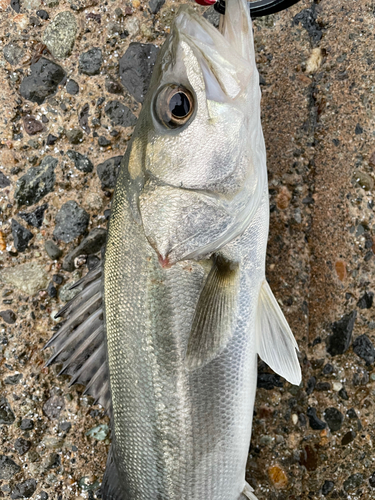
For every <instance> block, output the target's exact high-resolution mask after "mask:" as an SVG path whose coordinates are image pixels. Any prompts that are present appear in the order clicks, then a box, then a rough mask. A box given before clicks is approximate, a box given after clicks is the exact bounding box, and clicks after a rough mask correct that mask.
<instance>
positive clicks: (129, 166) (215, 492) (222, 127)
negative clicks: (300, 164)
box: [102, 0, 300, 500]
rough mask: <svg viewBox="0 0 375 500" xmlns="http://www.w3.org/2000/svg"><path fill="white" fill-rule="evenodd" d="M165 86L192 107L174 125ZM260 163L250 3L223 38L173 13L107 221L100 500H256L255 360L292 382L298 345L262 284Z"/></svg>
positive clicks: (236, 10) (264, 206)
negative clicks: (168, 121) (108, 428)
mask: <svg viewBox="0 0 375 500" xmlns="http://www.w3.org/2000/svg"><path fill="white" fill-rule="evenodd" d="M240 28H241V29H240ZM166 84H178V85H182V86H184V87H186V88H187V89H189V90H190V91H191V92H192V94H193V96H194V98H195V102H196V103H197V105H196V109H195V111H194V116H193V118H192V120H191V121H190V122H189V123H188V124H187V126H185V127H181V129H177V130H176V129H173V130H168V129H165V127H163V125H162V124H160V122H159V121H158V118H157V116H155V109H154V106H153V103H154V100H155V98H156V96H157V95H158V92H159V91H160V89H161V88H163V86H164V85H166ZM218 137H219V138H220V140H219V141H218V140H217V138H218ZM265 161H266V157H265V147H264V140H263V134H262V129H261V124H260V91H259V81H258V74H257V70H256V67H255V56H254V48H253V40H252V31H251V21H250V19H249V17H248V13H247V9H246V5H245V1H244V0H228V2H227V14H226V18H225V24H224V29H223V35H221V34H220V33H219V32H216V31H215V29H214V28H213V27H212V26H210V25H209V24H208V23H207V22H206V21H205V20H204V19H202V18H200V17H199V16H198V15H197V14H196V13H195V12H194V11H193V10H192V9H187V8H185V7H183V8H182V9H181V10H180V11H179V13H178V14H177V16H176V21H175V23H174V25H173V27H172V30H171V34H170V36H169V38H168V39H167V41H166V43H165V45H164V47H163V49H162V51H161V54H160V56H159V59H158V61H157V63H156V66H155V70H154V74H153V78H152V80H151V85H150V90H149V93H148V96H147V98H146V100H145V103H144V106H143V108H142V112H141V115H140V118H139V121H138V124H137V126H136V129H135V131H134V134H133V139H132V142H131V144H130V145H129V147H128V150H127V153H126V155H125V158H124V161H123V163H122V166H121V170H120V174H119V178H118V181H117V187H116V193H115V198H114V201H113V207H112V212H111V219H110V226H109V235H108V242H107V250H106V255H105V265H104V304H105V321H106V336H107V337H106V338H107V350H108V366H109V374H110V386H111V398H112V420H111V423H112V430H113V433H112V436H113V444H112V451H111V456H110V459H109V462H108V465H107V470H106V476H105V478H104V481H103V485H104V486H103V492H102V494H103V498H104V499H112V500H120V499H121V498H123V499H127V500H146V499H147V500H149V499H150V498H155V499H156V498H157V499H168V500H177V499H178V500H181V499H185V500H201V499H202V498H206V499H208V500H238V499H239V498H242V497H243V495H245V496H246V497H247V498H255V497H254V495H253V494H252V493H251V488H250V487H249V486H248V485H246V482H245V466H246V460H247V455H248V448H249V443H250V436H251V424H252V413H253V406H254V398H255V390H256V378H257V355H258V354H259V355H261V357H262V358H263V359H264V360H265V361H266V362H268V363H269V364H270V366H271V367H272V368H274V369H275V371H276V372H277V373H279V374H281V375H283V376H285V377H286V378H287V379H288V380H290V381H291V382H293V383H299V381H300V368H299V364H298V360H297V356H296V352H295V348H296V343H295V341H294V338H293V336H292V334H291V332H290V330H289V327H288V326H287V323H286V321H285V318H284V317H283V315H282V313H281V311H280V309H279V307H278V304H277V302H276V300H275V299H274V298H273V296H272V293H271V292H270V290H269V288H268V286H267V284H266V282H265V255H266V245H267V235H268V224H269V203H268V190H267V183H266V177H267V174H266V163H265ZM161 263H162V264H163V265H161ZM164 264H168V265H164ZM163 266H164V267H163ZM226 266H227V267H228V269H229V268H230V269H231V272H226V270H225V269H226ZM226 279H227V281H225V280H226ZM218 297H220V299H218ZM224 313H225V314H224ZM228 318H229V319H228ZM194 325H198V326H196V328H197V330H196V331H195V332H192V329H194V328H195V327H194ZM213 326H215V328H214V327H213ZM193 333H194V335H193ZM211 335H212V336H216V337H215V339H214V340H212V338H211ZM192 339H193V341H192ZM189 340H190V341H191V342H190V344H189Z"/></svg>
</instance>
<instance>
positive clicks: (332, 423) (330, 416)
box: [323, 408, 344, 432]
mask: <svg viewBox="0 0 375 500" xmlns="http://www.w3.org/2000/svg"><path fill="white" fill-rule="evenodd" d="M323 416H324V420H325V421H326V422H327V424H328V427H329V428H330V430H331V431H332V432H335V431H338V430H340V429H341V426H342V423H343V421H344V415H343V414H342V413H341V412H340V411H339V410H338V409H337V408H327V409H326V410H325V411H324V413H323Z"/></svg>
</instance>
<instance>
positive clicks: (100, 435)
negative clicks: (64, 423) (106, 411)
mask: <svg viewBox="0 0 375 500" xmlns="http://www.w3.org/2000/svg"><path fill="white" fill-rule="evenodd" d="M108 434H109V427H108V425H106V424H101V425H98V426H96V427H93V428H92V429H90V430H89V431H87V432H86V436H89V437H92V438H94V439H96V440H97V441H104V439H105V438H106V437H107V436H108Z"/></svg>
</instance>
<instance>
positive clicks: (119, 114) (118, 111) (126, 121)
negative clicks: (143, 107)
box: [104, 101, 137, 127]
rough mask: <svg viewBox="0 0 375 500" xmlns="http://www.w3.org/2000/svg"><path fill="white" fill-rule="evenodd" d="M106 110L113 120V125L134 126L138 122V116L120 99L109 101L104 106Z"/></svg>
mask: <svg viewBox="0 0 375 500" xmlns="http://www.w3.org/2000/svg"><path fill="white" fill-rule="evenodd" d="M104 112H105V114H106V115H107V116H108V118H109V119H110V120H111V122H112V126H115V125H119V126H120V127H134V125H135V124H136V123H137V118H136V117H135V116H134V115H133V113H132V112H131V111H130V109H129V108H128V107H127V106H124V105H123V104H122V103H121V102H119V101H109V102H108V103H107V105H106V107H105V108H104Z"/></svg>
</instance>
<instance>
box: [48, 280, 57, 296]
mask: <svg viewBox="0 0 375 500" xmlns="http://www.w3.org/2000/svg"><path fill="white" fill-rule="evenodd" d="M47 293H48V295H49V296H50V297H52V298H53V299H54V298H55V297H57V288H56V287H55V286H54V285H53V283H49V284H48V286H47Z"/></svg>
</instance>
